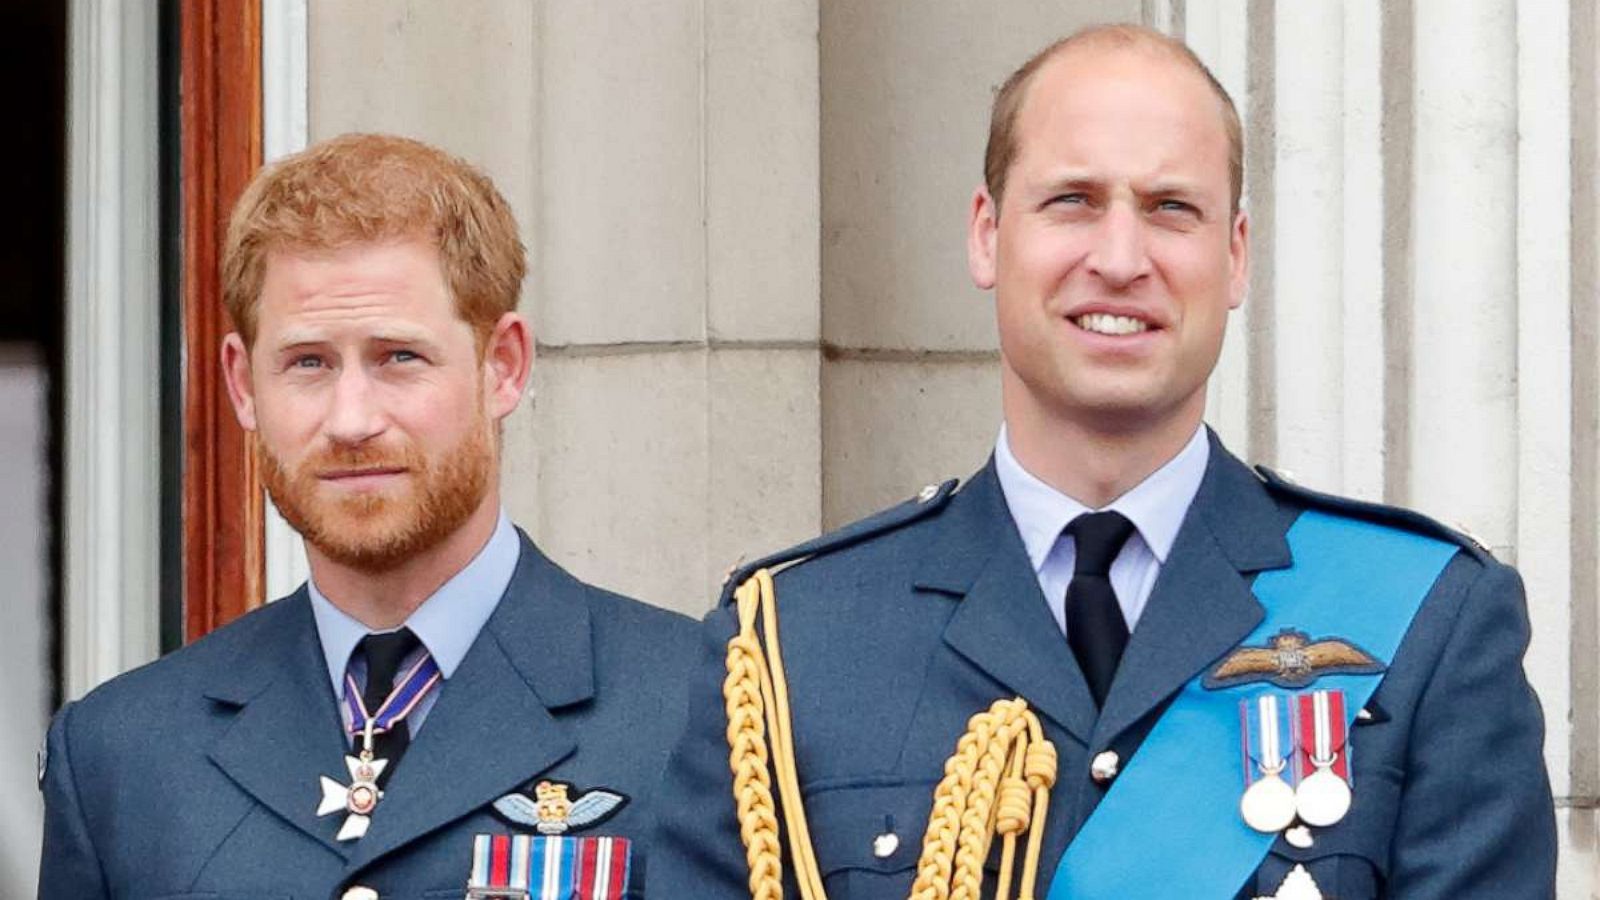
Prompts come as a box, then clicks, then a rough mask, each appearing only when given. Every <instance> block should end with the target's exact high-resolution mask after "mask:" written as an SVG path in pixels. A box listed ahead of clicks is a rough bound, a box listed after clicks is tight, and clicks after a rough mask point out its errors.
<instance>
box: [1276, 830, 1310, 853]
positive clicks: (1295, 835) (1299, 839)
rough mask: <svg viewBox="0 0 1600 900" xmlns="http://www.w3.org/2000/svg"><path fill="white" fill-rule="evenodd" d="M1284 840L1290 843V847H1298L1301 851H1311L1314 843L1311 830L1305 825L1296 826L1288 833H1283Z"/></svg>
mask: <svg viewBox="0 0 1600 900" xmlns="http://www.w3.org/2000/svg"><path fill="white" fill-rule="evenodd" d="M1283 839H1284V840H1286V841H1288V842H1289V846H1291V847H1298V848H1300V849H1301V850H1306V849H1309V848H1310V847H1311V845H1312V844H1313V843H1314V841H1313V840H1312V838H1311V829H1309V828H1307V827H1306V826H1304V825H1296V826H1294V827H1293V828H1291V829H1289V830H1288V831H1285V832H1284V833H1283Z"/></svg>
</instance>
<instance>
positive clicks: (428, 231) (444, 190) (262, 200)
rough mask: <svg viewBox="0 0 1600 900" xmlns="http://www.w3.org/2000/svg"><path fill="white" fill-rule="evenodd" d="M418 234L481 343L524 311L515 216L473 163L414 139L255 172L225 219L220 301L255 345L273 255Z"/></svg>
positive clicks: (383, 138) (391, 139) (306, 154)
mask: <svg viewBox="0 0 1600 900" xmlns="http://www.w3.org/2000/svg"><path fill="white" fill-rule="evenodd" d="M409 237H420V238H422V239H424V240H428V241H431V242H432V243H433V244H434V246H436V247H437V248H438V250H439V260H440V265H441V267H442V268H443V270H444V277H445V283H446V284H448V285H449V288H450V293H451V295H452V296H453V297H454V298H455V303H456V312H457V313H458V314H459V315H460V316H461V318H462V319H464V320H465V321H466V322H467V323H468V324H469V325H471V326H472V328H473V331H474V333H475V334H476V335H477V336H478V338H479V340H480V342H481V341H482V339H483V338H485V337H486V336H487V335H488V334H489V332H490V331H491V330H492V329H493V328H494V324H495V322H497V321H499V319H500V317H501V316H502V315H503V314H505V313H507V312H511V311H513V310H515V309H516V308H517V298H518V296H519V295H520V294H521V292H522V277H523V274H524V272H526V271H527V259H526V257H527V254H526V251H525V250H524V249H523V246H522V241H521V240H520V239H519V238H518V237H517V223H516V219H515V218H513V217H512V215H511V207H510V205H509V204H507V203H506V200H505V198H504V197H502V196H500V192H499V191H497V190H495V187H494V183H493V182H491V181H490V180H489V177H488V176H487V175H485V174H483V173H482V172H480V171H479V170H478V169H476V168H474V167H473V166H471V165H470V164H468V163H467V162H465V161H463V160H461V159H458V158H456V157H454V156H451V155H450V154H448V153H445V152H444V151H442V150H439V149H437V148H435V147H430V146H428V145H427V144H424V143H422V142H420V141H414V140H410V139H409V138H403V137H395V136H393V135H384V134H346V135H341V136H339V137H336V138H332V139H330V140H326V141H322V142H321V143H318V144H314V145H312V146H311V147H308V148H306V149H305V150H302V151H300V152H299V153H295V154H293V155H290V156H286V157H284V158H283V159H281V160H279V161H277V162H275V163H273V164H272V165H269V166H267V167H266V168H264V169H262V170H261V171H260V172H258V173H257V174H256V177H255V178H254V179H252V180H251V182H250V184H249V186H248V187H246V188H245V190H244V194H243V195H241V196H240V197H239V202H238V203H237V204H236V205H235V206H234V209H233V216H232V218H231V219H230V220H229V222H228V237H227V242H226V244H225V246H224V248H223V253H222V299H223V303H224V304H225V305H226V306H227V309H228V316H229V317H230V318H231V319H232V320H233V327H234V329H235V330H237V331H238V332H239V334H240V336H242V337H243V338H244V342H245V345H246V346H247V347H248V346H252V345H253V344H254V343H255V336H256V314H257V309H258V307H259V305H260V302H261V285H262V281H263V279H264V278H265V275H266V260H267V256H268V255H269V254H271V253H272V252H274V251H289V252H312V253H315V252H320V251H328V250H336V249H339V248H342V247H346V246H350V245H352V244H361V243H369V242H374V241H389V240H402V239H405V238H409Z"/></svg>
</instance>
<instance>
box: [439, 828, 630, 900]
mask: <svg viewBox="0 0 1600 900" xmlns="http://www.w3.org/2000/svg"><path fill="white" fill-rule="evenodd" d="M632 849H633V848H632V845H631V843H630V842H629V840H628V839H627V838H622V837H556V836H544V835H531V834H517V835H509V834H492V835H491V834H480V835H476V836H475V837H474V838H473V841H472V877H471V879H470V880H469V881H468V882H467V900H622V898H623V896H624V894H625V893H626V891H627V890H628V876H629V873H630V869H631V865H630V864H631V862H632Z"/></svg>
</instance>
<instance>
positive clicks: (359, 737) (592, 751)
mask: <svg viewBox="0 0 1600 900" xmlns="http://www.w3.org/2000/svg"><path fill="white" fill-rule="evenodd" d="M223 269H224V282H225V285H224V292H225V300H226V303H227V307H228V312H229V315H230V316H231V318H232V321H233V324H234V327H235V331H234V332H233V333H232V334H229V335H228V337H227V338H226V340H225V341H224V343H223V347H222V363H223V367H224V370H225V373H226V377H227V384H228V391H229V396H230V398H231V399H232V401H233V405H234V409H235V411H236V413H237V415H238V418H239V422H240V424H241V425H243V426H244V428H245V429H246V430H248V431H249V432H251V434H252V435H253V437H254V438H255V448H256V453H257V459H258V461H259V464H260V468H261V471H262V473H263V479H264V481H265V483H266V486H267V490H268V492H269V493H270V495H271V497H272V499H273V502H274V503H275V504H276V505H277V507H278V509H279V510H280V511H281V512H282V513H283V515H284V517H285V518H286V519H287V520H288V521H289V523H290V524H291V525H293V526H294V528H295V529H296V530H297V531H299V532H300V534H301V535H302V536H303V537H304V538H305V542H306V553H307V557H308V559H309V561H310V566H311V578H310V580H309V581H308V582H307V583H306V584H305V585H304V586H303V587H301V588H300V589H299V590H298V591H296V592H295V593H294V594H292V595H290V596H289V597H286V598H283V599H281V600H279V601H277V602H275V603H271V604H268V605H267V606H266V607H265V608H263V609H260V610H257V611H255V612H253V613H251V614H249V615H247V616H245V617H243V618H242V619H240V620H239V621H238V622H235V623H233V624H231V625H229V626H227V627H225V628H222V629H220V630H218V631H217V632H216V633H214V634H212V635H210V636H209V637H207V638H205V639H203V640H201V641H198V642H196V643H195V644H193V645H191V646H189V647H186V648H184V649H183V650H180V651H178V652H177V653H174V654H172V655H171V656H169V657H167V658H165V659H163V660H161V661H159V662H156V663H153V664H151V665H149V666H146V667H144V668H142V669H139V670H137V671H135V672H131V673H129V674H127V675H124V676H122V677H120V678H118V679H115V680H114V681H112V682H110V683H108V684H106V685H105V686H103V687H101V688H100V689H98V690H96V691H94V692H93V693H91V694H90V695H89V696H88V697H86V698H84V699H83V700H82V701H80V702H77V703H74V704H71V705H69V706H68V707H66V708H65V709H63V710H62V711H61V713H60V714H59V715H58V716H57V718H56V721H55V723H54V725H53V727H52V728H51V731H50V736H49V741H48V745H47V751H48V752H47V756H46V766H45V768H44V770H43V772H42V774H41V778H42V782H43V788H44V791H45V798H46V821H45V839H44V853H43V863H42V866H41V878H40V888H39V891H40V894H39V895H40V896H41V897H50V898H65V897H71V898H74V900H80V898H97V897H245V896H249V897H290V896H292V897H338V898H349V900H360V898H377V897H380V896H381V897H384V898H402V897H404V898H421V897H443V896H454V897H460V896H462V894H463V891H464V890H465V892H466V893H467V894H468V896H478V897H512V896H516V897H527V898H534V897H550V898H554V897H560V898H563V900H566V898H571V897H578V898H621V897H637V896H640V885H641V884H642V880H643V879H642V868H643V862H644V859H643V850H642V848H641V847H640V846H638V844H637V843H635V841H636V839H637V838H639V837H641V836H643V834H644V829H645V827H646V826H647V825H648V823H649V820H650V817H651V812H652V810H651V796H650V795H651V791H652V789H653V787H654V785H655V783H656V780H657V778H658V775H659V772H660V770H661V768H662V766H663V764H664V760H665V756H666V751H667V748H668V746H669V743H670V741H671V740H672V739H673V738H674V737H675V736H676V734H677V732H678V730H679V727H680V725H681V719H682V712H683V710H682V707H683V696H682V691H681V685H682V681H683V680H682V678H681V677H680V673H679V669H680V667H681V664H680V661H682V660H686V659H688V658H689V656H690V651H689V643H690V641H691V640H693V638H692V634H693V629H692V627H691V626H690V624H689V623H688V621H687V620H686V619H683V618H682V617H679V616H677V615H674V614H672V613H668V612H665V611H662V610H658V609H654V608H651V607H648V606H645V605H644V604H641V603H638V602H636V601H633V600H629V599H627V598H624V597H620V596H617V595H615V594H610V593H607V592H605V591H602V590H599V589H597V588H594V587H591V586H589V585H586V584H583V583H581V582H579V581H578V580H576V579H575V578H573V577H572V576H571V575H569V574H567V573H566V572H564V571H562V570H561V569H560V568H558V567H557V566H556V565H555V564H554V563H552V562H551V561H550V560H549V559H547V558H546V557H545V556H544V555H543V554H541V553H540V552H539V550H538V549H537V548H536V547H535V546H534V545H533V544H532V542H530V541H529V540H528V538H527V536H526V535H524V534H522V533H521V532H520V531H518V530H517V529H516V528H515V527H514V526H512V525H511V523H510V521H509V520H508V519H507V518H506V516H505V513H504V512H503V511H502V508H501V504H500V498H499V463H500V454H501V441H500V435H499V428H500V423H501V422H502V421H503V420H504V418H505V417H506V416H507V415H509V414H510V413H511V412H512V410H514V409H515V408H516V406H517V403H518V401H519V400H520V399H521V397H522V394H523V393H524V391H525V389H526V387H527V383H528V377H529V372H530V368H531V364H532V359H533V341H532V336H531V334H530V329H529V325H528V323H527V322H526V321H525V320H524V319H523V318H522V316H520V315H519V314H518V313H517V311H516V308H517V299H518V295H519V294H520V291H521V284H522V279H523V274H524V270H525V262H524V250H523V247H522V245H521V243H520V242H519V241H518V239H517V229H516V223H515V221H514V220H513V218H512V215H511V211H510V209H509V207H508V206H507V204H506V202H505V200H504V199H503V198H502V197H501V196H500V194H499V193H498V192H497V191H496V190H495V188H494V186H493V185H492V184H491V183H490V181H489V179H488V178H486V177H485V176H484V175H483V174H482V173H480V172H478V171H477V170H475V169H473V168H472V167H471V166H469V165H467V164H466V163H464V162H462V161H461V160H459V159H455V158H453V157H451V156H449V155H447V154H445V153H442V152H440V151H439V150H436V149H434V148H431V147H428V146H425V145H423V144H420V143H417V142H415V141H410V140H405V139H401V138H394V137H384V136H376V135H349V136H345V137H342V138H337V139H334V140H331V141H328V142H325V143H322V144H319V145H317V146H315V147H312V148H310V149H308V150H306V151H305V152H303V153H299V154H296V155H294V156H291V157H289V158H287V159H285V160H283V161H281V162H279V163H277V164H275V165H273V166H270V167H268V168H267V169H265V170H264V171H262V172H261V173H260V174H259V175H258V176H257V177H256V179H255V181H254V182H253V183H252V184H251V185H250V187H249V188H248V189H247V190H246V191H245V193H244V196H243V197H242V198H241V199H240V201H239V204H238V207H237V209H236V210H235V212H234V215H233V220H232V222H231V223H230V226H229V232H228V240H227V246H226V249H225V253H224V260H223Z"/></svg>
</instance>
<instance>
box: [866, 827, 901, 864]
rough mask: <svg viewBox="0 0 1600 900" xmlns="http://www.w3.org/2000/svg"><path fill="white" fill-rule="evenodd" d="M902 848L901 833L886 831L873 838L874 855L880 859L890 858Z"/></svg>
mask: <svg viewBox="0 0 1600 900" xmlns="http://www.w3.org/2000/svg"><path fill="white" fill-rule="evenodd" d="M899 849H900V835H898V834H895V833H894V832H892V831H886V832H884V833H883V834H880V835H878V836H877V837H875V838H873V839H872V855H873V856H876V857H877V858H879V859H888V858H889V857H891V856H893V855H894V852H895V851H896V850H899Z"/></svg>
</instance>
